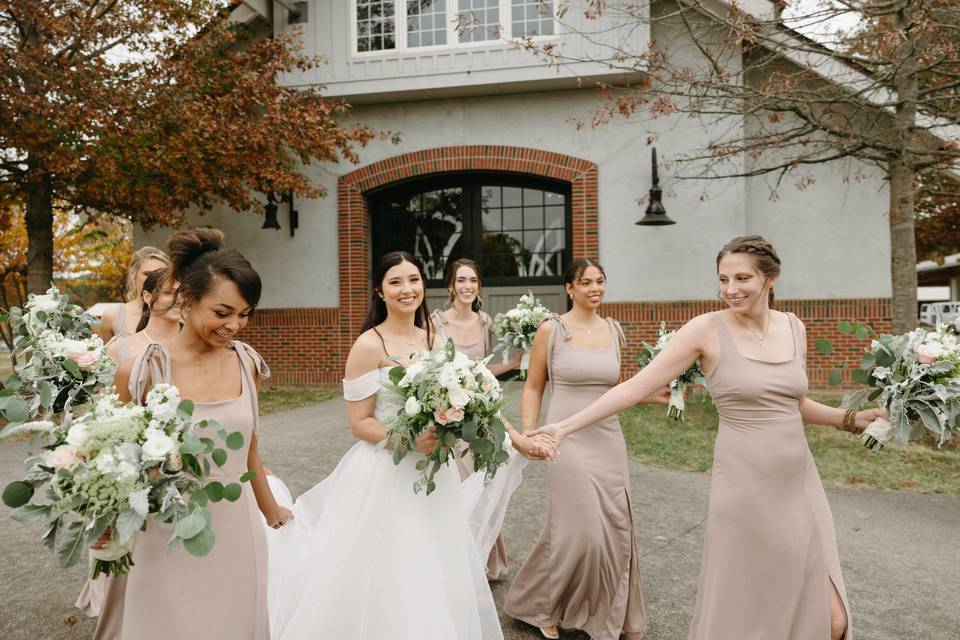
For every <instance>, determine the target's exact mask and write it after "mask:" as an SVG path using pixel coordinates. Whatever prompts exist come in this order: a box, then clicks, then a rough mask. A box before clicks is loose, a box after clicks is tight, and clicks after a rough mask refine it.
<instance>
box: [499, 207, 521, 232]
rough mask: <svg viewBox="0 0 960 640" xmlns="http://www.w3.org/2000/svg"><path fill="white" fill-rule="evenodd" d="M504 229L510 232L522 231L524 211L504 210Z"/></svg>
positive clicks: (516, 209)
mask: <svg viewBox="0 0 960 640" xmlns="http://www.w3.org/2000/svg"><path fill="white" fill-rule="evenodd" d="M503 228H504V229H510V230H514V229H515V230H517V231H519V230H521V229H523V209H521V208H519V207H517V208H515V209H504V210H503Z"/></svg>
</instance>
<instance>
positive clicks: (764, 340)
mask: <svg viewBox="0 0 960 640" xmlns="http://www.w3.org/2000/svg"><path fill="white" fill-rule="evenodd" d="M733 317H734V318H736V319H737V322H739V323H740V324H741V325H743V327H744V328H745V329H746V330H747V331H749V332H750V333H752V334H753V337H755V338H756V339H757V340H759V341H760V346H761V347H765V346H767V334H768V333H769V332H770V314H769V312H768V313H767V317H766V320H767V323H766V324H767V328H766V329H765V330H764V331H763V333H760V334H758V333H757V332H756V331H754V330H753V328H752V327H751V326H750V325H748V324H747V323H746V322H744V321H743V320H741V319H740V314H738V313H734V314H733Z"/></svg>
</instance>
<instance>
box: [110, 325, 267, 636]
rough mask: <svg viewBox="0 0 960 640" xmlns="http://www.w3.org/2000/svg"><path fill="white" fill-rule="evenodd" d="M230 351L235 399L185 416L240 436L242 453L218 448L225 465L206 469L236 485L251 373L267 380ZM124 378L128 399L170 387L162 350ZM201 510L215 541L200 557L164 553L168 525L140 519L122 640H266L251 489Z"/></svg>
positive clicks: (252, 404)
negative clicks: (157, 386)
mask: <svg viewBox="0 0 960 640" xmlns="http://www.w3.org/2000/svg"><path fill="white" fill-rule="evenodd" d="M232 346H233V349H234V350H235V351H236V353H237V360H238V362H237V366H238V367H241V372H242V375H241V380H242V382H241V392H240V395H239V396H237V397H235V398H231V399H228V400H223V401H219V402H197V403H195V410H194V414H193V417H194V419H195V421H200V420H204V419H211V420H217V421H219V422H220V423H221V424H222V425H223V426H224V427H225V428H226V429H227V431H228V432H230V431H240V432H241V433H242V434H243V437H244V446H243V448H242V449H240V450H238V451H234V450H231V449H226V451H227V461H226V464H224V465H223V467H216V466H215V465H212V466H213V469H212V471H211V474H210V476H209V477H208V481H213V480H216V481H218V482H221V483H223V484H228V483H230V482H236V481H237V480H238V479H239V477H240V476H241V475H242V474H243V473H245V472H246V471H247V453H248V449H249V447H250V441H251V436H252V435H254V434H256V433H257V429H258V426H259V410H258V405H257V389H256V380H255V379H254V376H257V375H259V377H261V378H266V377H268V376H269V375H270V371H269V369H268V368H267V366H266V364H265V363H264V362H263V360H262V359H261V358H260V356H259V354H257V352H256V351H254V350H253V348H251V347H249V346H248V345H246V344H244V343H242V342H239V341H234V342H233V345H232ZM155 354H156V355H155ZM250 359H252V360H253V362H254V363H255V369H254V368H251V366H250V362H249V360H250ZM130 379H131V387H132V388H135V390H136V391H137V393H136V394H134V397H135V398H140V397H142V396H143V395H144V394H145V392H146V389H147V383H148V382H149V383H151V384H152V383H157V382H167V383H169V382H171V380H172V372H171V370H170V359H169V355H168V354H167V353H166V351H165V350H164V349H163V347H161V346H160V345H159V344H152V345H150V346H149V347H147V349H146V351H144V353H143V354H142V355H140V356H139V357H138V358H137V361H136V363H135V364H134V367H133V371H132V372H131V374H130ZM197 433H198V434H200V435H202V436H205V437H210V438H213V439H214V441H218V438H217V436H216V433H215V432H214V431H212V430H209V429H208V428H204V429H198V430H197ZM208 508H209V510H210V514H211V516H212V517H213V531H214V535H215V536H216V543H215V544H214V547H213V550H212V551H211V552H210V553H209V554H208V555H206V556H203V557H199V558H198V557H195V556H192V555H190V554H189V553H188V552H187V551H186V550H185V549H184V548H183V546H182V545H178V546H177V547H176V548H175V549H174V550H173V552H172V553H167V550H166V547H167V541H168V540H169V539H170V533H171V525H169V524H166V523H158V522H156V521H154V520H153V519H152V518H150V519H148V521H147V529H146V531H143V532H140V533H138V534H137V536H136V539H135V543H134V550H133V561H134V564H135V566H134V567H133V568H132V569H131V570H130V573H129V574H128V575H127V585H126V593H125V597H124V608H123V620H122V630H121V638H122V639H123V640H171V639H172V638H230V639H231V640H263V639H265V638H269V635H270V632H269V621H268V619H267V543H266V533H265V531H264V522H263V518H262V517H261V515H260V511H259V509H258V507H257V502H256V499H255V498H254V495H253V489H252V488H251V486H250V484H249V483H244V484H243V491H242V493H241V495H240V499H238V500H237V501H236V502H229V501H227V500H222V501H220V502H216V503H213V502H211V503H209V504H208Z"/></svg>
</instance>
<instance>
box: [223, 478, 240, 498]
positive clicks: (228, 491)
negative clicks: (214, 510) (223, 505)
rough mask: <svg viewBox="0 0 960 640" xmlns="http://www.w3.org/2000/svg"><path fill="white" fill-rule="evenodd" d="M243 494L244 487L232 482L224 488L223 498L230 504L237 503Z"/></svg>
mask: <svg viewBox="0 0 960 640" xmlns="http://www.w3.org/2000/svg"><path fill="white" fill-rule="evenodd" d="M242 493H243V486H241V485H240V484H238V483H236V482H231V483H230V484H228V485H227V486H225V487H224V488H223V498H224V500H228V501H230V502H236V501H237V500H239V499H240V495H241V494H242Z"/></svg>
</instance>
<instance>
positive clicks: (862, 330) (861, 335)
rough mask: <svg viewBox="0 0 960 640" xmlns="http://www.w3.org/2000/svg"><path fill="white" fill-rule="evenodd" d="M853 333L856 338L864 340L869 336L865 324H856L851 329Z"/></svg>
mask: <svg viewBox="0 0 960 640" xmlns="http://www.w3.org/2000/svg"><path fill="white" fill-rule="evenodd" d="M853 335H855V336H856V338H857V340H866V339H867V338H869V337H870V331H869V329H867V327H866V326H864V325H862V324H858V325H857V326H856V327H855V328H854V330H853Z"/></svg>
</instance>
